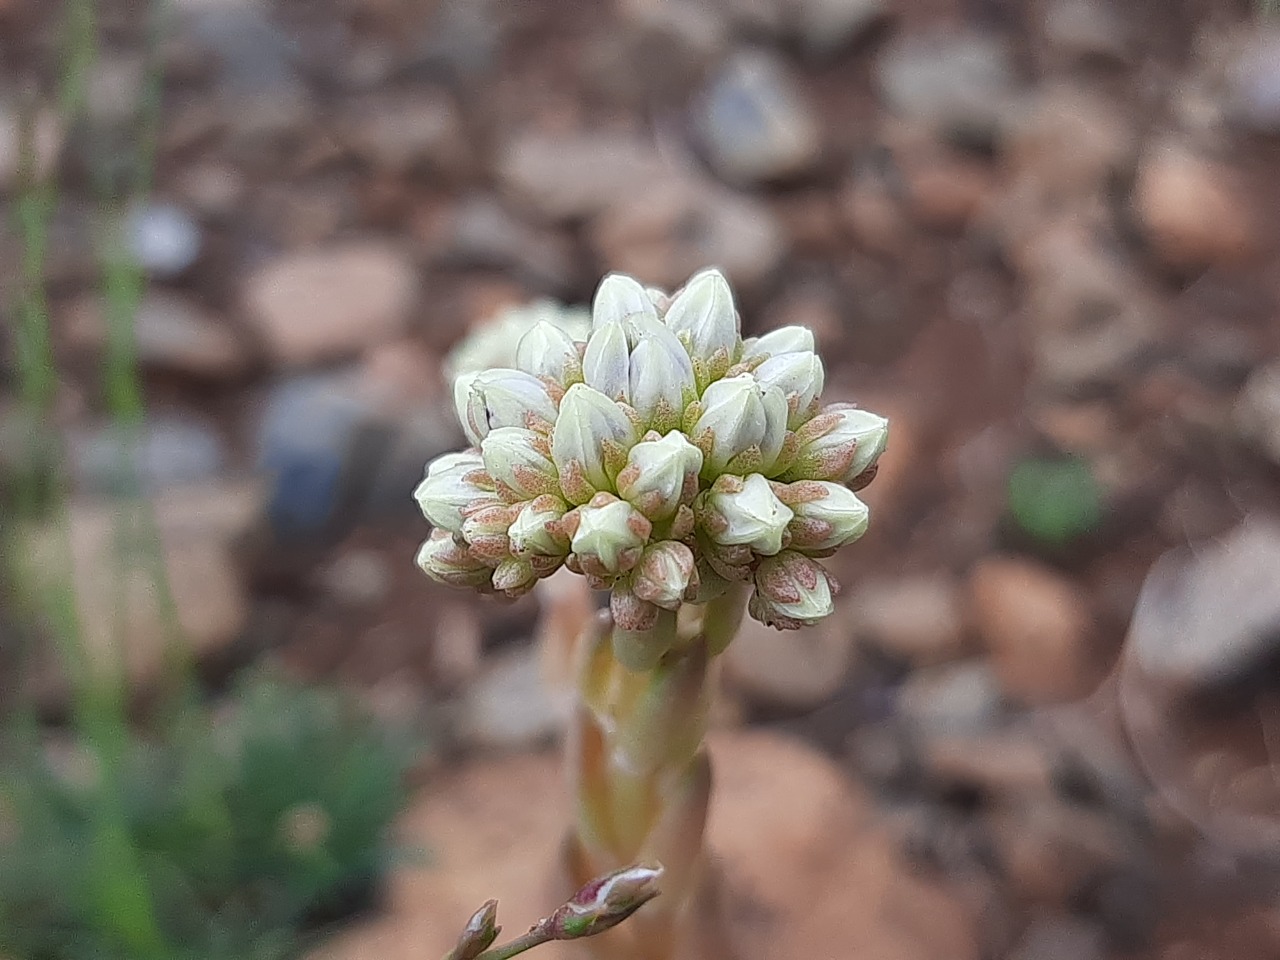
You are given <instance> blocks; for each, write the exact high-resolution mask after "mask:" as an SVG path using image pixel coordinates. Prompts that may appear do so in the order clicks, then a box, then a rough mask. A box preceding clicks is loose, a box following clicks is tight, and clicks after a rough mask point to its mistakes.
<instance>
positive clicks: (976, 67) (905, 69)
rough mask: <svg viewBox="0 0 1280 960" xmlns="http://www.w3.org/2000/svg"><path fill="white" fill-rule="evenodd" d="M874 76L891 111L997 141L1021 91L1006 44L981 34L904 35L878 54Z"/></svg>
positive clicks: (949, 132)
mask: <svg viewBox="0 0 1280 960" xmlns="http://www.w3.org/2000/svg"><path fill="white" fill-rule="evenodd" d="M876 81H877V85H878V86H879V89H880V93H881V96H882V97H883V98H884V100H885V102H886V103H887V104H888V106H889V107H890V109H892V110H893V111H894V112H896V113H898V114H899V115H901V116H902V117H904V118H906V119H909V120H915V121H919V122H921V123H924V124H926V125H928V126H930V127H931V128H933V129H934V130H935V131H936V132H937V133H939V134H941V135H943V136H946V137H950V138H954V139H959V140H961V141H964V142H978V143H990V142H992V141H998V140H999V139H1000V134H1001V133H1002V132H1003V129H1004V127H1005V126H1006V124H1007V122H1008V120H1009V118H1010V116H1011V110H1012V108H1013V107H1014V106H1015V105H1016V102H1017V97H1018V94H1019V84H1018V81H1017V78H1016V76H1015V74H1014V70H1013V59H1012V54H1011V52H1010V50H1009V47H1008V45H1007V44H1005V43H1003V42H1002V41H1001V40H999V39H997V38H996V37H994V36H989V35H986V34H981V33H954V32H947V33H942V32H938V33H928V34H909V35H907V36H904V37H903V38H902V39H900V40H899V41H897V42H896V43H894V44H893V45H892V46H891V47H889V48H888V49H886V50H885V51H884V52H883V53H882V54H881V55H880V58H879V60H878V62H877V64H876Z"/></svg>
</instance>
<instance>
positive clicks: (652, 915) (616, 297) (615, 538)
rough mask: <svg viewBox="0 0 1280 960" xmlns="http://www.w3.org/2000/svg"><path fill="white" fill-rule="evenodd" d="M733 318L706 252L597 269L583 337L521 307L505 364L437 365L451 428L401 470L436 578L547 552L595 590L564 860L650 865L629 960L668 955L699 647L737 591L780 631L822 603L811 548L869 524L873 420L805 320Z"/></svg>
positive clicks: (462, 579)
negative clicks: (691, 259)
mask: <svg viewBox="0 0 1280 960" xmlns="http://www.w3.org/2000/svg"><path fill="white" fill-rule="evenodd" d="M740 330H741V328H740V322H739V317H738V312H737V309H736V307H735V305H734V299H733V293H732V291H731V290H730V288H729V284H728V282H727V281H726V280H725V278H724V276H722V275H721V274H720V272H719V271H716V270H706V271H703V272H701V273H699V274H697V275H695V276H694V277H693V278H692V279H690V280H689V281H688V283H687V284H686V285H685V286H684V288H683V289H682V290H680V291H678V292H677V293H676V294H674V295H667V294H666V293H663V292H662V291H659V290H654V289H648V288H646V287H644V286H643V285H641V284H640V283H638V282H637V281H636V280H634V279H632V278H631V277H627V276H623V275H620V274H613V275H611V276H608V277H606V278H605V280H604V281H603V282H602V283H601V284H600V287H599V288H598V290H597V292H596V295H595V299H594V302H593V305H592V310H591V328H590V332H589V334H588V335H587V337H586V340H585V342H582V341H579V340H576V339H575V338H574V337H573V336H572V335H571V334H570V333H569V332H566V330H564V329H563V328H562V327H560V326H557V325H555V324H553V323H548V322H540V323H537V324H535V325H534V326H533V327H532V328H531V329H529V331H528V332H527V333H525V334H524V335H523V336H522V337H521V339H520V341H519V343H518V344H517V346H516V350H515V360H514V365H513V366H512V367H502V368H493V369H486V370H480V371H474V372H470V373H464V374H462V375H460V376H459V377H458V378H457V379H456V381H455V382H454V398H455V402H456V406H457V411H458V417H459V419H460V420H461V422H462V427H463V431H464V432H465V434H466V436H467V439H468V440H469V441H470V443H471V447H470V448H469V449H467V450H465V451H463V452H461V453H450V454H446V455H444V456H442V457H439V458H437V459H436V460H434V461H433V462H432V463H431V464H429V465H428V467H427V471H426V478H425V479H424V480H423V481H422V483H421V484H420V485H419V487H418V488H417V491H416V497H417V500H418V503H419V505H420V506H421V508H422V511H423V513H424V514H425V515H426V517H427V519H428V520H429V521H431V523H432V524H433V525H434V527H435V529H434V530H433V531H432V532H431V535H430V537H429V539H428V540H427V541H426V543H424V544H423V546H422V548H421V550H420V551H419V553H418V564H419V565H420V566H421V567H422V569H423V570H424V571H426V573H427V574H429V575H430V576H432V577H433V578H435V579H437V580H440V581H442V582H444V583H449V584H453V585H455V586H460V587H468V588H471V589H474V590H478V591H481V592H484V593H499V594H503V595H505V596H508V597H517V596H520V595H521V594H524V593H526V592H527V591H529V590H531V589H532V588H533V586H534V585H535V583H537V581H538V580H539V579H541V578H543V577H547V576H549V575H550V574H552V573H554V572H555V571H556V570H558V569H560V568H561V567H565V568H567V569H569V570H570V571H572V572H574V573H577V574H580V575H581V576H583V577H584V578H585V580H586V582H587V584H588V585H590V586H591V587H592V588H594V589H597V590H605V591H608V592H609V605H608V610H607V611H605V612H602V615H601V617H600V618H599V619H598V620H597V621H596V622H594V623H593V624H592V625H591V626H590V627H589V628H588V629H587V630H586V631H585V633H584V636H583V637H581V638H580V640H579V644H578V660H579V670H578V696H579V701H580V706H579V709H578V710H576V711H575V712H574V715H573V720H572V722H571V728H570V731H569V736H568V744H569V765H570V773H571V778H572V782H573V786H574V790H575V796H576V826H575V830H574V832H573V835H572V837H571V841H570V844H569V846H568V848H567V850H568V853H567V860H568V862H567V864H566V866H567V869H568V872H569V875H570V877H571V878H572V880H573V882H574V883H575V885H582V884H585V883H586V882H587V880H588V879H589V878H590V877H593V876H599V875H602V874H606V873H608V872H609V871H612V870H617V869H620V868H622V867H623V866H624V865H626V864H629V863H634V862H636V861H646V862H659V863H662V864H663V865H664V867H665V869H666V872H665V874H664V880H663V898H662V901H661V902H660V903H659V904H656V905H655V906H654V907H653V908H651V909H650V910H646V911H645V912H644V913H643V914H642V915H641V916H639V917H637V918H636V920H635V921H634V922H633V923H632V924H628V928H627V933H628V934H629V935H634V938H635V940H636V950H635V955H636V956H637V957H640V958H644V960H665V958H667V957H669V956H671V953H672V951H673V950H674V949H675V944H676V941H677V940H678V934H677V933H676V931H677V930H678V929H680V928H681V924H682V922H683V918H684V917H686V916H687V915H688V911H689V904H690V903H691V901H692V898H693V895H694V894H695V892H696V887H697V883H698V878H699V876H700V875H701V865H702V860H703V855H702V852H701V851H702V835H703V827H704V824H705V821H706V815H707V804H708V799H709V794H710V788H711V770H710V762H709V760H708V758H707V754H706V750H705V748H704V746H703V734H704V731H705V727H706V717H707V711H708V707H709V701H710V687H709V683H708V677H709V675H710V673H709V671H710V665H711V663H712V660H713V659H714V657H715V656H716V655H717V654H719V653H720V652H722V651H723V650H724V649H725V647H726V646H728V644H729V642H730V641H731V640H732V639H733V637H734V634H735V633H736V632H737V629H738V626H739V624H740V622H741V619H742V615H743V614H744V613H748V612H749V613H750V615H751V616H752V617H754V618H756V619H757V620H760V621H762V622H763V623H766V624H770V625H772V626H774V627H777V628H779V629H795V628H798V627H801V626H804V625H807V624H813V623H816V622H818V621H819V620H821V619H822V618H824V617H826V616H828V615H830V614H831V613H832V611H833V610H834V602H833V597H834V595H835V591H836V584H835V581H834V579H833V578H832V577H831V575H830V574H829V573H828V571H827V570H826V568H825V567H824V566H823V564H822V560H823V559H824V558H826V557H828V556H830V555H831V554H833V553H834V552H835V551H836V549H837V548H839V547H840V546H842V545H843V544H846V543H849V542H851V541H853V540H856V539H858V538H859V537H860V536H862V534H863V532H864V531H865V530H866V529H867V522H868V519H869V512H868V509H867V506H866V504H864V503H863V502H862V500H861V499H859V497H858V496H857V494H856V492H855V491H857V490H859V489H861V488H862V487H864V486H865V485H866V484H867V483H869V482H870V481H871V479H872V477H873V476H874V475H875V471H876V461H877V458H878V457H879V456H880V454H881V452H882V451H883V450H884V447H885V442H886V438H887V434H888V421H886V420H885V418H884V417H881V416H877V415H876V414H874V413H871V412H869V411H867V410H863V409H860V408H858V407H856V406H854V405H852V404H847V403H837V404H830V405H827V406H823V404H822V401H821V398H820V395H821V393H822V388H823V381H824V371H823V366H822V361H821V360H820V359H819V358H818V356H817V354H816V353H815V352H814V337H813V334H812V333H811V332H810V331H809V330H807V329H805V328H803V327H798V326H792V327H784V328H782V329H779V330H774V331H773V332H771V333H768V334H765V335H764V336H762V337H757V338H751V339H748V340H743V338H742V335H741V332H740Z"/></svg>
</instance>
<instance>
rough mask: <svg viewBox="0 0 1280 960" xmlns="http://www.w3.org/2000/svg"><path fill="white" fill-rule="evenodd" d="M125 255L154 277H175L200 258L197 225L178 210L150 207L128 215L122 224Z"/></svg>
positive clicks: (182, 211) (199, 235)
mask: <svg viewBox="0 0 1280 960" xmlns="http://www.w3.org/2000/svg"><path fill="white" fill-rule="evenodd" d="M125 237H126V242H127V243H128V246H129V252H130V253H132V254H133V257H134V259H135V260H136V261H137V263H138V266H140V267H142V269H144V270H146V271H147V272H148V273H150V274H151V275H153V276H156V277H176V276H179V275H180V274H182V273H184V272H186V270H187V269H189V268H190V267H191V265H192V264H194V263H195V262H196V258H197V257H199V256H200V249H201V246H202V245H203V240H202V237H201V232H200V225H199V224H197V223H196V221H195V218H194V217H192V216H191V214H189V213H188V212H187V211H186V210H184V209H183V208H182V207H179V206H175V205H174V204H167V203H152V204H148V205H147V206H145V207H140V208H139V209H137V210H134V211H133V212H131V213H130V214H129V216H128V219H127V221H126V223H125Z"/></svg>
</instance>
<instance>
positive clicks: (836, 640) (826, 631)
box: [723, 614, 853, 711]
mask: <svg viewBox="0 0 1280 960" xmlns="http://www.w3.org/2000/svg"><path fill="white" fill-rule="evenodd" d="M723 662H724V673H725V681H726V682H727V683H728V684H729V686H730V687H731V688H732V689H734V690H736V691H738V692H740V693H741V694H742V695H743V696H744V697H746V698H747V700H748V701H750V702H753V703H756V704H759V705H762V706H767V707H773V708H781V709H786V710H798V711H803V710H812V709H813V708H814V707H817V706H819V705H820V704H822V703H823V702H824V701H826V700H828V699H830V698H831V697H832V696H833V695H834V694H835V693H836V691H838V690H839V689H840V688H841V687H842V686H843V685H844V680H845V676H846V675H847V673H848V671H849V667H850V665H851V664H852V662H853V637H852V635H851V634H850V631H849V628H848V626H847V623H846V622H845V618H844V617H842V616H840V615H839V614H836V615H835V616H832V617H829V618H828V619H827V620H826V621H824V622H823V623H822V624H820V625H818V626H816V627H805V628H803V629H800V630H775V629H773V628H772V627H766V626H765V625H764V624H762V623H760V622H759V621H756V620H753V619H751V618H750V617H745V618H744V619H743V621H742V626H741V627H740V628H739V630H738V633H737V635H736V636H735V637H734V638H733V642H732V643H730V644H729V648H728V649H727V650H726V651H725V652H724V656H723Z"/></svg>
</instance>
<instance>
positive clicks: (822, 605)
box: [748, 550, 835, 630]
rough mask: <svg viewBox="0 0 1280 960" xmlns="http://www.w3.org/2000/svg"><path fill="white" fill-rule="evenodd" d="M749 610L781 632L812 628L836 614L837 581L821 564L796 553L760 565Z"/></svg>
mask: <svg viewBox="0 0 1280 960" xmlns="http://www.w3.org/2000/svg"><path fill="white" fill-rule="evenodd" d="M755 585H756V589H755V593H753V594H752V596H751V601H750V603H749V605H748V610H749V611H750V613H751V616H753V617H755V618H756V619H757V620H759V621H760V622H761V623H765V624H768V625H769V626H772V627H777V628H778V629H779V630H797V629H799V628H800V627H803V626H812V625H813V624H815V623H817V622H818V621H819V620H821V619H822V618H823V617H826V616H830V614H831V613H832V612H833V611H834V610H835V603H834V601H833V599H832V597H833V595H834V593H835V585H834V581H832V579H831V575H830V574H829V573H827V571H826V568H825V567H823V566H822V564H820V563H818V561H816V560H813V559H811V558H809V557H806V556H805V555H804V554H802V553H797V552H796V551H794V550H784V551H782V552H781V553H780V554H778V555H777V556H776V557H767V558H765V559H764V560H762V561H761V562H760V566H759V567H757V568H756V574H755Z"/></svg>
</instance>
